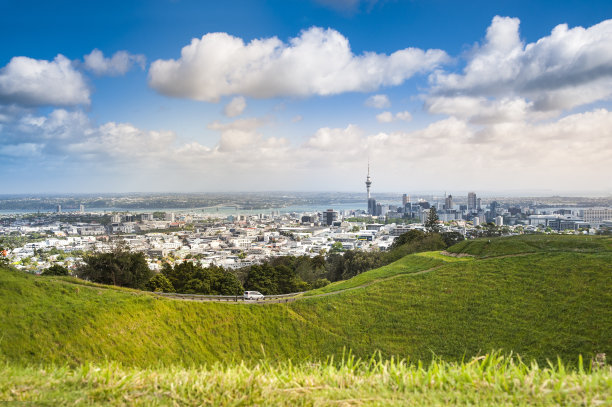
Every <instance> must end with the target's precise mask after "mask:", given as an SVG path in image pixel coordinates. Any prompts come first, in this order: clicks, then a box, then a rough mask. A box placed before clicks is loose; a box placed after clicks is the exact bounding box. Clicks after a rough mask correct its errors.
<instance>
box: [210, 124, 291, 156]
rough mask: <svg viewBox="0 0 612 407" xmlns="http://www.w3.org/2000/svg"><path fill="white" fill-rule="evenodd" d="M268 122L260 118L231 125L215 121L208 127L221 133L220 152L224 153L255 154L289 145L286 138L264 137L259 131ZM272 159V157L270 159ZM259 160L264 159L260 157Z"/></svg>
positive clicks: (218, 147)
mask: <svg viewBox="0 0 612 407" xmlns="http://www.w3.org/2000/svg"><path fill="white" fill-rule="evenodd" d="M266 122H267V121H266V120H262V119H258V118H248V119H238V120H235V121H233V122H230V123H221V122H218V121H215V122H213V123H211V124H209V125H208V128H209V129H211V130H216V131H219V132H220V133H221V137H220V138H219V144H218V146H217V149H218V151H220V152H224V153H237V152H246V153H247V154H253V153H255V152H256V151H258V149H259V151H260V153H261V152H262V151H261V150H263V149H275V148H279V147H283V146H285V145H286V144H287V140H286V139H284V138H275V137H267V138H266V137H264V136H263V135H262V134H261V133H260V132H259V131H258V130H259V128H260V127H262V126H263V125H265V124H266ZM270 158H272V157H270ZM257 159H258V160H261V159H262V157H261V156H258V158H257Z"/></svg>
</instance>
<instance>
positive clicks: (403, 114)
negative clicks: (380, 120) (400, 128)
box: [395, 110, 412, 122]
mask: <svg viewBox="0 0 612 407" xmlns="http://www.w3.org/2000/svg"><path fill="white" fill-rule="evenodd" d="M395 118H396V119H397V120H403V121H405V122H409V121H410V120H412V115H411V114H410V112H409V111H407V110H404V111H403V112H397V113H396V114H395Z"/></svg>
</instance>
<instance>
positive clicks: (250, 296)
mask: <svg viewBox="0 0 612 407" xmlns="http://www.w3.org/2000/svg"><path fill="white" fill-rule="evenodd" d="M244 299H245V300H263V299H264V295H263V294H262V293H260V292H259V291H245V292H244Z"/></svg>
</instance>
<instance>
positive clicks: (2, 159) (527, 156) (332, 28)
mask: <svg viewBox="0 0 612 407" xmlns="http://www.w3.org/2000/svg"><path fill="white" fill-rule="evenodd" d="M611 16H612V3H610V2H609V1H589V2H584V1H555V2H553V1H539V2H534V1H471V2H457V1H418V0H414V1H376V0H369V1H358V0H336V1H334V0H313V1H305V0H304V1H291V0H285V1H254V0H248V1H247V0H244V1H224V2H208V1H185V0H173V1H170V0H159V1H131V2H125V1H86V2H83V1H55V2H47V1H27V0H21V1H10V0H8V1H7V0H4V1H0V35H1V36H2V38H3V39H4V40H3V41H2V47H0V174H2V183H3V188H2V191H1V192H2V193H52V192H127V191H194V192H195V191H236V190H247V191H255V190H322V191H359V190H361V189H363V181H364V178H365V170H366V165H367V161H368V159H369V160H370V162H371V166H372V175H373V179H374V185H373V190H376V189H378V190H379V191H393V192H408V193H410V192H412V193H416V192H419V191H433V190H447V191H466V190H476V191H484V190H486V191H500V192H503V191H505V190H512V191H526V192H527V191H551V192H558V193H563V192H572V191H573V192H585V193H586V192H588V193H595V194H610V193H612V181H611V179H612V177H610V175H609V174H610V173H612V126H611V124H612V112H611V111H610V97H611V95H612V21H609V20H608V19H609V18H610V17H611Z"/></svg>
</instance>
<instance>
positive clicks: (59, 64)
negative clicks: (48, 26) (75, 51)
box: [0, 55, 90, 106]
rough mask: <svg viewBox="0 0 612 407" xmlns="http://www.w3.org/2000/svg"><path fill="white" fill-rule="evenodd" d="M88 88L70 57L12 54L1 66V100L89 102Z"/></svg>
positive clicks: (57, 103) (55, 103) (25, 103)
mask: <svg viewBox="0 0 612 407" xmlns="http://www.w3.org/2000/svg"><path fill="white" fill-rule="evenodd" d="M89 94H90V92H89V88H88V87H87V85H86V83H85V79H84V78H83V76H82V75H81V73H80V72H79V71H77V70H75V69H74V67H73V66H72V63H71V62H70V60H69V59H67V58H66V57H64V56H63V55H58V56H56V57H55V59H54V60H53V61H46V60H39V59H32V58H28V57H13V58H12V59H11V60H10V62H9V63H8V64H7V65H6V66H4V67H3V68H1V69H0V103H2V104H18V105H23V106H73V105H78V104H89Z"/></svg>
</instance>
